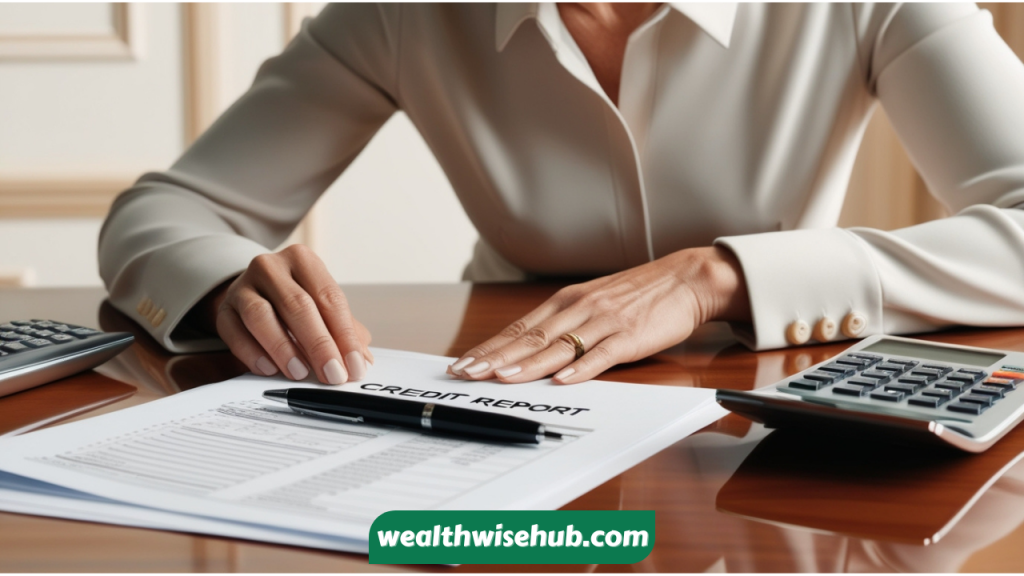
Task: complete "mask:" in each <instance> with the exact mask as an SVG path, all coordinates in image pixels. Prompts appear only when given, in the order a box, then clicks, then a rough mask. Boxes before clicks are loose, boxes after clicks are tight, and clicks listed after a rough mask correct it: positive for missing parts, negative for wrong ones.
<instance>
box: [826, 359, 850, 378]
mask: <svg viewBox="0 0 1024 576" xmlns="http://www.w3.org/2000/svg"><path fill="white" fill-rule="evenodd" d="M818 370H823V371H825V372H832V373H833V374H839V376H840V377H841V378H846V377H847V376H853V375H854V374H856V373H857V371H856V370H854V369H853V368H850V367H849V366H843V365H842V364H836V363H834V362H833V363H832V364H826V365H825V366H822V367H821V368H818Z"/></svg>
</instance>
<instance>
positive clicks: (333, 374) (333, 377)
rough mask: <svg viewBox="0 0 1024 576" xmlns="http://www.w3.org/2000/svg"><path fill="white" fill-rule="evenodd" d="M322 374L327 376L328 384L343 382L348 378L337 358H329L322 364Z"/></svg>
mask: <svg viewBox="0 0 1024 576" xmlns="http://www.w3.org/2000/svg"><path fill="white" fill-rule="evenodd" d="M324 376H327V383H328V384H344V383H345V380H348V374H345V367H344V366H342V365H341V362H338V359H337V358H331V359H330V360H329V361H328V362H327V364H324Z"/></svg>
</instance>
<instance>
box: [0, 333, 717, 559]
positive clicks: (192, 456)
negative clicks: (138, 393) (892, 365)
mask: <svg viewBox="0 0 1024 576" xmlns="http://www.w3.org/2000/svg"><path fill="white" fill-rule="evenodd" d="M374 354H375V356H376V358H377V364H376V365H375V366H374V367H373V369H372V370H371V372H370V374H369V376H368V377H367V380H366V381H364V382H355V383H350V384H346V385H343V386H341V387H339V388H338V389H341V390H346V391H352V392H360V393H364V394H377V395H387V396H390V397H394V398H405V399H410V400H418V401H429V402H434V403H437V404H450V405H452V406H460V407H466V408H474V409H479V410H483V411H490V412H494V413H501V414H510V415H514V416H521V417H524V418H530V419H533V420H536V421H539V422H542V423H544V424H545V425H546V426H547V427H548V429H550V430H552V431H556V432H561V433H563V434H564V436H563V439H562V440H550V439H545V440H544V442H542V443H541V444H539V445H518V444H499V443H490V442H479V441H473V440H470V439H463V438H455V437H450V436H439V435H432V434H424V433H420V432H416V431H411V430H405V429H401V428H392V427H385V426H373V425H366V424H351V423H347V422H342V421H336V420H328V419H323V418H313V417H309V416H302V415H298V414H295V413H293V412H292V411H291V410H289V409H288V408H287V407H286V406H284V405H283V404H280V403H277V402H272V401H268V400H264V399H263V398H262V393H263V391H264V390H269V389H275V388H287V387H296V386H310V387H313V386H317V385H315V384H296V383H294V382H290V381H288V380H285V379H284V378H281V377H276V378H273V377H272V378H265V377H257V376H252V375H247V376H242V377H239V378H236V379H233V380H229V381H227V382H223V383H220V384H214V385H208V386H203V387H200V388H196V389H194V390H190V391H188V392H184V393H180V394H176V395H174V396H171V397H168V398H165V399H161V400H158V401H154V402H150V403H148V404H144V405H141V406H137V407H134V408H129V409H126V410H122V411H119V412H114V413H111V414H107V415H103V416H99V417H96V418H93V419H89V420H84V421H81V422H75V423H71V424H67V425H64V426H58V427H55V428H51V429H47V430H42V431H38V432H33V433H30V434H26V435H24V436H19V437H14V438H9V439H3V440H0V470H2V471H4V472H6V473H7V474H6V475H0V509H2V510H9V511H17V512H25V513H39V514H44V515H53V516H64V517H71V518H79V519H95V520H97V521H101V522H113V523H119V524H128V525H135V526H150V527H154V528H164V529H171V530H185V531H192V532H200V533H211V534H219V535H225V536H234V537H239V538H251V539H256V540H268V541H274V542H283V543H290V544H297V545H303V546H314V547H320V548H330V549H338V550H348V551H365V550H366V548H367V537H368V530H369V527H370V524H371V523H372V522H373V519H374V518H376V517H377V516H378V515H379V514H381V513H383V512H386V511H388V510H420V509H479V510H499V509H551V508H557V507H559V506H561V505H563V504H565V503H567V502H569V501H571V500H572V499H574V498H576V497H578V496H580V495H582V494H584V493H585V492H587V491H588V490H590V489H591V488H593V487H595V486H597V485H599V484H600V483H602V482H604V481H606V480H608V479H609V478H611V477H613V476H615V475H616V474H618V473H621V472H622V471H624V470H626V469H628V468H629V467H630V466H632V465H634V464H636V463H638V462H640V461H642V460H644V459H645V458H647V457H649V456H650V455H652V454H654V453H655V452H657V451H659V450H661V449H662V448H665V447H666V446H668V445H670V444H671V443H673V442H675V441H677V440H679V439H681V438H683V437H685V436H686V435H688V434H691V433H693V432H694V431H696V430H698V429H700V428H702V427H703V426H706V425H707V424H709V423H711V422H713V421H714V420H716V419H718V418H719V417H721V416H722V415H723V414H724V413H725V411H724V410H723V409H721V408H720V407H719V406H718V405H717V404H716V403H715V402H714V391H713V390H708V389H692V388H675V387H668V386H646V385H638V384H622V383H613V382H601V381H593V382H587V383H584V384H577V385H572V386H560V385H555V384H552V383H551V382H550V381H539V382H534V383H530V384H518V385H507V384H497V383H491V382H465V381H458V380H453V379H451V377H450V376H447V375H446V374H445V373H444V371H445V367H446V366H447V365H448V364H449V363H450V362H451V360H450V359H446V358H442V357H437V356H428V355H423V354H414V353H409V352H398V351H391V350H374ZM21 495H23V496H24V497H21ZM62 511H63V512H64V513H61V512H62Z"/></svg>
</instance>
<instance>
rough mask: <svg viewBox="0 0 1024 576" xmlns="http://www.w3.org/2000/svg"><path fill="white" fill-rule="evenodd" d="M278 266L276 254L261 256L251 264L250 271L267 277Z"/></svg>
mask: <svg viewBox="0 0 1024 576" xmlns="http://www.w3.org/2000/svg"><path fill="white" fill-rule="evenodd" d="M276 264H277V262H276V256H275V255H274V254H260V255H259V256H256V257H255V258H253V259H252V261H251V262H249V270H250V271H252V272H253V273H255V274H258V275H262V276H266V275H268V274H270V272H271V271H273V270H274V268H275V265H276Z"/></svg>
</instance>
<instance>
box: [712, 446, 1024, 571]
mask: <svg viewBox="0 0 1024 576" xmlns="http://www.w3.org/2000/svg"><path fill="white" fill-rule="evenodd" d="M1022 456H1024V429H1017V430H1016V431H1014V432H1013V433H1011V434H1010V435H1008V436H1007V437H1006V438H1004V439H1003V440H1002V441H1000V442H999V443H998V444H997V445H996V446H994V447H993V448H992V449H990V450H989V451H988V452H987V453H986V454H985V456H984V457H978V456H976V455H968V454H962V453H958V452H953V451H938V450H920V449H916V448H913V447H908V446H900V445H884V444H877V443H874V442H860V441H858V440H856V439H847V438H839V437H832V436H815V435H811V434H808V433H807V432H806V431H798V430H778V431H775V432H772V433H771V434H769V435H768V436H767V437H766V438H764V439H763V440H761V441H760V442H759V443H758V444H757V446H756V447H755V448H754V449H753V450H752V451H751V452H750V454H749V455H748V456H747V457H746V458H745V459H744V461H743V462H742V463H741V464H740V466H739V467H738V468H737V470H736V471H735V473H733V475H732V476H731V477H730V478H729V479H728V481H727V482H726V483H725V484H724V485H723V486H722V488H721V489H720V490H719V491H718V494H717V498H716V505H717V507H718V509H719V510H721V511H724V512H727V513H730V514H735V515H737V516H739V517H743V518H748V519H751V520H754V521H758V522H760V523H763V524H764V526H763V529H768V530H770V529H772V527H774V528H775V529H777V530H779V531H780V532H785V533H792V534H797V533H802V536H803V539H811V540H818V541H825V540H837V541H838V542H841V544H842V545H841V546H838V547H836V550H837V553H838V555H837V557H835V558H834V559H833V561H832V562H829V563H830V564H834V565H836V566H837V567H838V566H842V567H843V569H844V570H854V571H864V570H882V571H905V570H909V571H923V572H949V571H956V570H958V569H960V568H961V567H962V565H963V564H964V562H965V561H966V560H967V559H968V558H969V557H970V556H971V555H973V554H974V553H975V552H977V551H979V550H982V549H984V548H985V547H987V546H989V545H991V544H992V543H994V542H996V541H998V540H1000V539H1002V538H1003V537H1004V536H1006V535H1008V534H1010V533H1011V532H1012V531H1013V530H1014V529H1015V528H1016V527H1017V526H1019V525H1020V524H1021V523H1022V522H1024V490H1021V487H1022V486H1024V483H1022V479H1024V466H1021V465H1018V462H1019V461H1020V460H1021V458H1022ZM801 553H806V551H802V552H801Z"/></svg>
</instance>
